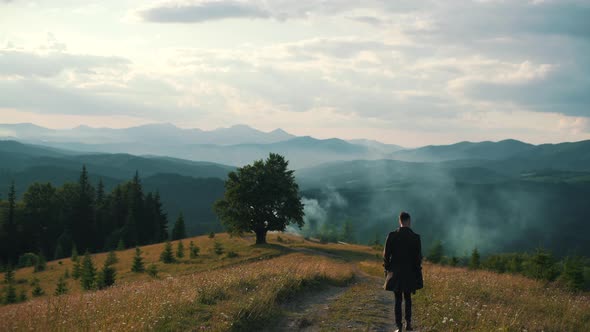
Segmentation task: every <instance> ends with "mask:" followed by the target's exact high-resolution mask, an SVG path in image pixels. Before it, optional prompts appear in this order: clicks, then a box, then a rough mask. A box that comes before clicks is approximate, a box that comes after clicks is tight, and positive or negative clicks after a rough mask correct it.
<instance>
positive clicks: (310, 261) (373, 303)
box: [0, 233, 590, 331]
mask: <svg viewBox="0 0 590 332" xmlns="http://www.w3.org/2000/svg"><path fill="white" fill-rule="evenodd" d="M279 236H280V239H279ZM191 240H192V241H194V243H195V244H196V245H197V246H199V247H200V249H201V250H200V255H199V257H197V258H195V259H192V260H191V259H189V258H188V256H189V255H188V250H187V252H186V255H185V258H184V259H182V260H180V262H179V263H177V264H162V263H160V262H158V259H159V255H160V252H161V251H162V249H163V244H156V245H150V246H145V247H142V251H143V253H144V254H143V256H144V258H145V262H146V265H149V264H150V263H152V262H154V263H156V264H158V268H159V270H160V271H159V274H158V275H159V276H158V278H157V279H154V278H152V277H150V276H148V275H147V274H145V273H139V274H137V273H133V272H131V262H132V258H133V254H134V250H132V249H131V250H126V251H121V252H117V256H118V258H119V260H120V262H119V263H117V264H116V265H115V267H116V269H117V274H118V278H117V282H116V284H115V286H114V287H112V288H109V289H106V290H102V291H90V292H82V291H81V290H80V287H79V281H78V280H73V279H68V287H69V288H70V289H71V291H70V294H68V295H63V296H53V295H51V294H52V293H53V290H54V288H55V284H56V282H57V279H58V278H59V276H60V275H62V274H63V272H64V271H65V269H66V268H67V269H69V271H70V273H71V271H72V264H71V262H70V260H69V259H63V260H61V262H62V263H61V264H59V263H58V262H49V264H48V270H47V271H44V272H41V273H33V272H32V268H26V269H20V270H18V271H17V273H16V279H17V280H20V281H21V283H19V284H17V289H19V290H20V289H23V288H25V289H27V290H28V295H29V298H30V286H29V285H28V282H29V281H30V280H31V278H32V277H34V276H36V277H38V278H39V279H40V281H41V286H42V288H43V289H44V290H45V292H46V293H47V294H49V295H45V296H43V297H40V298H36V299H29V301H27V302H24V303H19V304H14V305H5V306H0V331H8V330H36V331H70V330H76V331H77V330H91V331H99V330H125V331H134V330H135V331H137V330H199V329H204V330H214V331H222V330H223V331H225V330H257V329H260V328H261V327H263V326H268V325H267V324H268V323H269V322H270V321H272V320H274V319H277V317H280V315H281V313H282V312H281V309H280V303H282V302H284V301H287V300H288V299H289V298H290V297H291V296H294V295H301V294H303V295H302V296H305V293H306V291H307V290H310V289H312V290H313V289H316V287H318V286H323V285H326V284H329V283H331V284H341V285H343V284H347V282H348V281H350V280H351V279H352V277H353V275H354V273H356V272H358V271H359V270H360V271H362V272H364V273H367V274H369V275H372V276H375V277H377V278H374V279H366V278H365V279H362V278H356V280H357V281H360V282H357V283H356V284H355V285H354V286H351V287H349V288H348V289H346V290H345V291H344V292H343V295H342V296H340V297H339V298H336V299H334V300H333V302H331V303H330V305H329V310H328V312H327V313H326V315H325V317H324V318H322V319H323V320H322V321H320V322H318V324H319V326H318V327H319V328H320V329H324V330H331V329H330V326H339V327H342V328H344V329H345V330H346V329H347V328H349V327H350V328H351V329H353V330H358V329H361V330H363V329H367V328H369V329H370V328H373V327H379V326H385V325H384V324H386V323H387V319H389V318H390V319H393V316H392V315H393V309H392V301H393V294H391V293H390V292H385V291H383V290H382V289H380V286H381V280H382V279H381V278H382V277H383V267H382V266H381V259H380V258H379V256H380V252H379V251H378V250H375V249H372V248H370V247H366V246H360V245H346V244H320V243H316V242H313V241H307V240H303V239H302V238H301V237H297V236H292V235H287V234H275V233H272V234H269V236H268V240H269V244H268V245H264V246H253V245H252V244H253V243H254V238H253V237H252V236H245V237H233V238H232V237H229V236H228V235H227V234H217V235H216V236H215V238H213V239H210V238H208V237H207V236H200V237H195V238H192V239H185V240H183V242H184V244H185V248H188V243H189V241H191ZM216 241H217V242H219V243H221V244H222V246H223V248H224V251H225V253H227V252H230V251H233V252H235V253H236V254H237V256H235V257H228V256H227V255H226V254H222V255H217V254H215V253H214V250H213V248H214V243H215V242H216ZM173 247H174V248H175V249H176V242H174V243H173ZM93 258H94V261H95V265H96V266H97V267H100V266H102V263H103V261H104V259H105V258H106V254H97V255H94V256H93ZM424 278H425V288H424V289H423V290H420V291H418V292H417V294H416V295H415V297H414V303H415V306H414V307H415V309H414V317H415V323H416V326H417V327H420V329H421V330H424V331H525V330H526V331H587V330H590V328H589V327H590V294H588V293H581V294H574V293H571V292H568V291H566V290H564V289H563V288H560V287H558V285H556V284H546V283H543V282H540V281H537V280H532V279H529V278H526V277H523V276H517V275H510V274H497V273H494V272H489V271H482V270H477V271H471V270H468V269H465V268H455V267H445V266H439V265H433V264H429V263H425V264H424ZM23 281H25V282H23ZM384 294H385V295H384ZM386 302H387V303H386ZM384 317H385V318H384Z"/></svg>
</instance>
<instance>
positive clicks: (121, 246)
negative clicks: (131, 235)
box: [117, 238, 125, 251]
mask: <svg viewBox="0 0 590 332" xmlns="http://www.w3.org/2000/svg"><path fill="white" fill-rule="evenodd" d="M123 250H125V242H124V241H123V238H120V239H119V243H117V251H123Z"/></svg>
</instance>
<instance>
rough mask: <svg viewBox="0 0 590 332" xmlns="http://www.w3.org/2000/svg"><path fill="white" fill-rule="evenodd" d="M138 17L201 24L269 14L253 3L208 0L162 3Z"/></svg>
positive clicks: (167, 21) (161, 21)
mask: <svg viewBox="0 0 590 332" xmlns="http://www.w3.org/2000/svg"><path fill="white" fill-rule="evenodd" d="M137 15H138V16H139V17H140V18H141V19H142V20H144V21H147V22H157V23H200V22H205V21H213V20H222V19H229V18H265V17H268V16H269V13H267V12H266V11H265V10H264V9H262V8H260V7H259V6H257V5H256V4H254V3H252V2H238V1H227V0H223V1H214V0H213V1H210V0H206V1H182V2H178V1H175V2H162V3H159V4H157V5H154V6H152V7H148V8H145V9H140V10H138V11H137Z"/></svg>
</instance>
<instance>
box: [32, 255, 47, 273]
mask: <svg viewBox="0 0 590 332" xmlns="http://www.w3.org/2000/svg"><path fill="white" fill-rule="evenodd" d="M46 267H47V260H46V259H45V255H43V253H40V254H39V256H38V258H37V261H36V262H35V267H34V268H33V272H41V271H45V268H46Z"/></svg>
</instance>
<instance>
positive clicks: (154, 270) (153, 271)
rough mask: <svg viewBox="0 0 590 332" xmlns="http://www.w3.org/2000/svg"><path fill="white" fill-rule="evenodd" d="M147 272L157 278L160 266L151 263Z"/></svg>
mask: <svg viewBox="0 0 590 332" xmlns="http://www.w3.org/2000/svg"><path fill="white" fill-rule="evenodd" d="M147 273H148V274H149V275H150V277H152V278H156V277H157V276H158V266H157V265H156V264H154V263H152V264H150V265H149V266H148V268H147Z"/></svg>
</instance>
